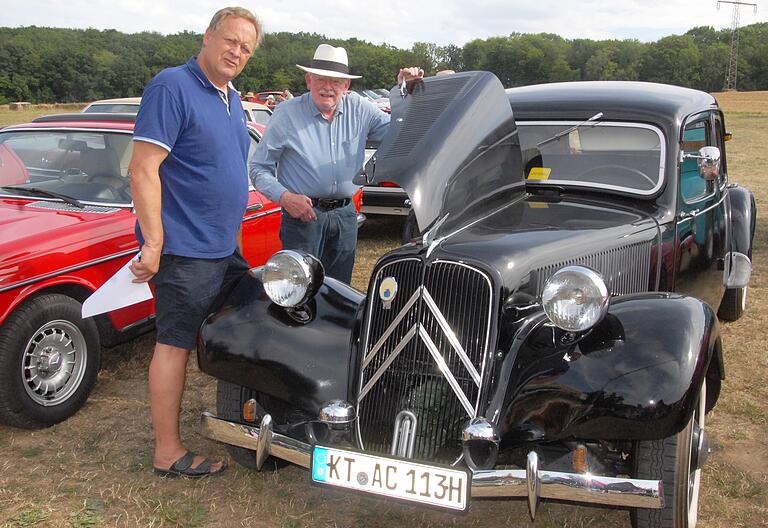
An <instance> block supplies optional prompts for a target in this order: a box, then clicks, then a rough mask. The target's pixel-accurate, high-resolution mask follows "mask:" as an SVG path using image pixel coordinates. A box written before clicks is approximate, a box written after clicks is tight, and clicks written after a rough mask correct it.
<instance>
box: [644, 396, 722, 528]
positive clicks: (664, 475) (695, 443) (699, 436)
mask: <svg viewBox="0 0 768 528" xmlns="http://www.w3.org/2000/svg"><path fill="white" fill-rule="evenodd" d="M706 394H707V384H706V381H705V382H703V383H702V386H701V390H700V391H699V396H698V399H697V401H696V406H695V408H694V412H693V416H692V417H691V420H690V421H689V422H688V425H687V426H686V427H685V429H683V430H682V431H680V432H679V433H677V434H676V435H674V436H670V437H668V438H665V439H663V440H650V441H642V442H637V443H636V447H635V476H636V478H639V479H653V480H657V479H661V480H662V482H663V487H664V508H662V509H659V510H652V509H647V508H637V509H634V510H632V514H631V519H632V526H633V527H634V528H694V527H695V526H696V521H697V517H698V510H699V492H700V490H701V466H702V465H703V463H704V460H703V458H705V457H706V453H705V452H701V450H700V448H699V447H700V445H701V444H704V445H705V446H706V442H705V441H704V425H705V412H706ZM704 449H706V447H705V448H704Z"/></svg>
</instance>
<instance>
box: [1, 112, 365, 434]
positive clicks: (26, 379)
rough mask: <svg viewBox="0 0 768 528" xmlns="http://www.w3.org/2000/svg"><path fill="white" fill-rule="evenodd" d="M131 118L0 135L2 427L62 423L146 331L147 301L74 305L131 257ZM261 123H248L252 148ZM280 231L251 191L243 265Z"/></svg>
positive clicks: (275, 217)
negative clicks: (111, 355) (104, 367)
mask: <svg viewBox="0 0 768 528" xmlns="http://www.w3.org/2000/svg"><path fill="white" fill-rule="evenodd" d="M134 117H135V116H133V115H121V114H95V113H85V114H82V113H79V114H68V115H58V116H48V117H44V118H40V119H37V120H35V121H34V122H32V123H27V124H22V125H15V126H11V127H7V128H4V129H2V130H0V223H2V225H3V229H2V230H0V423H3V424H6V425H12V426H16V427H25V428H37V427H45V426H49V425H52V424H55V423H57V422H60V421H62V420H64V419H66V418H67V417H69V416H70V415H72V414H73V413H75V412H76V411H77V410H78V409H79V408H80V407H81V406H82V405H83V403H84V402H85V400H86V399H87V398H88V395H89V393H90V392H91V389H92V388H93V385H94V383H95V382H96V375H97V373H98V370H99V363H100V355H101V350H102V346H104V347H109V346H112V345H115V344H117V343H119V342H121V341H123V340H126V339H128V338H131V337H133V336H135V335H137V334H139V333H141V332H143V331H145V330H148V329H150V328H151V327H152V324H153V317H154V315H153V314H154V303H153V301H151V300H150V301H145V302H142V303H140V304H136V305H133V306H129V307H126V308H122V309H119V310H115V311H113V312H110V313H108V314H104V315H99V316H96V317H93V318H86V319H83V318H82V317H81V305H82V303H83V301H84V300H85V299H86V298H87V297H88V296H89V295H90V294H91V293H92V292H93V291H95V290H96V289H97V288H99V287H100V286H101V285H102V284H104V282H105V281H106V280H107V279H108V278H109V277H111V276H112V275H113V274H114V273H115V272H116V271H117V270H118V269H120V268H121V267H122V266H123V265H124V264H125V263H126V262H128V261H129V260H130V259H132V258H134V257H135V256H136V252H137V251H138V245H137V242H136V239H135V235H134V225H135V222H136V217H135V215H134V213H133V204H132V199H131V188H130V181H129V177H128V162H129V161H130V159H131V154H132V151H133V142H132V131H133V121H134ZM258 126H260V125H256V124H252V125H250V126H249V133H250V135H251V146H252V147H254V146H255V145H256V143H257V141H258V140H259V138H260V133H259V131H258V130H257V128H256V127H258ZM355 199H356V203H357V205H358V208H359V205H360V193H358V195H357V196H356V197H355ZM279 228H280V206H279V205H278V204H276V203H273V202H271V201H269V200H268V199H267V198H265V197H264V196H263V195H262V194H260V193H259V192H257V191H256V190H254V189H253V188H251V189H250V190H249V193H248V207H247V209H246V212H245V215H244V217H243V230H242V233H243V251H244V257H245V258H246V259H247V260H248V262H249V263H250V264H252V265H254V266H256V265H260V264H263V263H264V262H265V261H266V259H267V258H268V257H269V256H270V255H272V254H273V253H274V252H275V251H277V250H279V249H280V240H279V236H278V232H279Z"/></svg>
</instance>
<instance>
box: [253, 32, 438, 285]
mask: <svg viewBox="0 0 768 528" xmlns="http://www.w3.org/2000/svg"><path fill="white" fill-rule="evenodd" d="M297 66H298V67H299V68H301V69H302V70H304V71H305V72H306V74H305V75H304V80H305V82H306V83H307V88H308V89H309V92H308V93H305V94H304V95H302V96H300V97H294V98H293V99H291V100H290V101H285V102H283V103H281V104H280V105H278V106H277V107H276V108H275V113H274V114H272V117H271V118H270V119H269V123H268V124H267V129H266V131H265V133H264V137H263V138H262V140H261V142H260V143H259V145H258V147H257V148H256V150H255V151H254V155H253V158H252V159H251V164H250V175H251V179H252V180H253V185H254V187H256V188H257V189H258V190H259V191H260V192H261V193H263V194H264V195H265V196H266V197H267V198H269V199H270V200H272V201H274V202H279V203H280V205H281V206H282V208H283V213H282V217H281V220H280V241H281V242H282V245H283V249H301V250H304V251H306V252H308V253H310V254H312V255H314V256H315V257H317V258H318V259H320V262H322V263H323V267H324V268H325V273H326V275H327V276H329V277H333V278H335V279H338V280H340V281H342V282H346V283H349V281H350V280H351V278H352V267H353V265H354V262H355V245H356V243H357V213H356V211H355V206H354V205H353V204H352V200H351V198H352V195H353V194H354V192H355V191H356V190H357V187H356V186H355V185H354V184H353V183H352V178H353V177H354V176H355V175H356V174H357V173H358V172H360V169H361V168H362V166H363V160H364V156H365V143H366V140H367V139H370V140H374V141H375V140H381V139H382V138H383V136H384V133H385V132H386V130H387V127H388V126H389V114H387V113H384V112H382V111H381V110H379V109H378V108H377V107H376V105H374V104H373V103H371V102H369V101H367V100H365V99H363V98H361V97H358V96H357V95H348V96H345V94H346V92H347V91H348V90H349V84H350V80H351V79H359V78H360V76H359V75H350V73H349V65H348V59H347V51H346V50H345V49H344V48H341V47H338V48H337V47H333V46H331V45H329V44H320V45H319V46H318V47H317V49H316V50H315V55H314V57H313V59H312V64H311V65H310V66H309V67H306V66H300V65H298V64H297ZM423 76H424V71H423V70H421V68H403V69H401V70H400V72H399V74H398V82H401V81H403V80H405V81H410V80H413V79H418V78H421V77H423ZM278 166H279V167H278Z"/></svg>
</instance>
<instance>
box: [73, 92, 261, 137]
mask: <svg viewBox="0 0 768 528" xmlns="http://www.w3.org/2000/svg"><path fill="white" fill-rule="evenodd" d="M140 104H141V97H123V98H122V99H103V100H100V101H94V102H92V103H90V104H89V105H88V106H86V107H85V108H83V110H82V111H83V112H84V113H102V114H137V113H138V112H139V105H140ZM241 104H242V105H243V112H245V120H246V121H249V122H251V123H252V124H253V123H255V124H258V125H259V126H258V127H256V128H257V129H258V131H259V133H263V132H264V127H265V126H266V125H267V121H269V117H270V116H271V115H272V110H270V109H269V108H267V107H266V106H265V105H263V104H260V103H250V102H248V101H241Z"/></svg>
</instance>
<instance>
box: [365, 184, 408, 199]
mask: <svg viewBox="0 0 768 528" xmlns="http://www.w3.org/2000/svg"><path fill="white" fill-rule="evenodd" d="M365 193H368V194H371V195H375V194H399V195H401V196H402V197H403V198H408V193H406V192H405V191H404V190H403V188H402V187H380V186H378V185H364V186H363V194H365Z"/></svg>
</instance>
